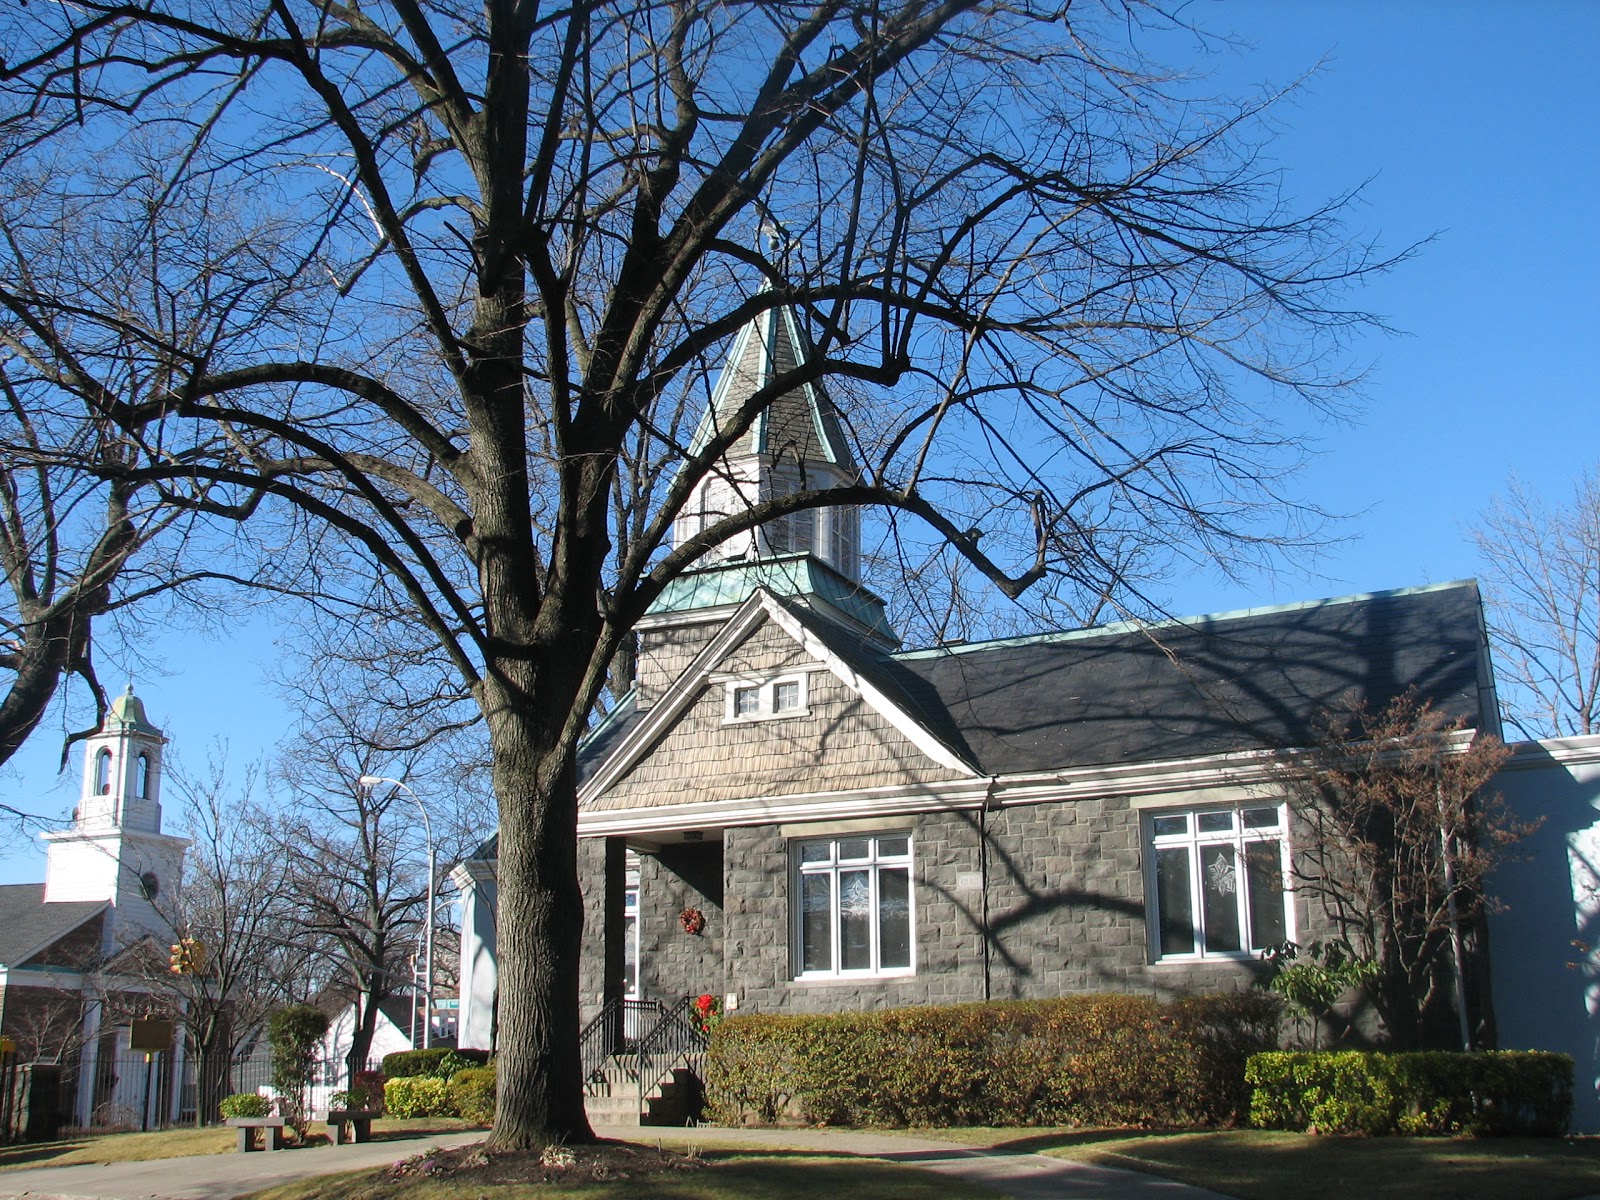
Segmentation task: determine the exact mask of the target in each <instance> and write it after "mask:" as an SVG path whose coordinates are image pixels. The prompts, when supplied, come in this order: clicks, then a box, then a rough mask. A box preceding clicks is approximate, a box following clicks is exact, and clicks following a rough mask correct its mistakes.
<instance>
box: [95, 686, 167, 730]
mask: <svg viewBox="0 0 1600 1200" xmlns="http://www.w3.org/2000/svg"><path fill="white" fill-rule="evenodd" d="M118 725H122V726H127V727H129V728H132V729H135V730H137V731H138V732H140V733H150V734H155V735H156V736H157V737H159V736H160V735H161V730H159V729H157V728H156V727H155V726H154V725H152V724H150V718H149V717H147V716H145V715H144V701H143V700H141V699H139V697H137V696H135V695H134V694H133V684H131V683H130V684H129V685H128V690H127V691H126V692H124V693H123V694H122V695H120V696H118V697H117V698H116V699H115V700H113V701H112V702H111V710H110V711H109V712H108V713H106V728H107V729H108V730H109V729H113V728H115V727H116V726H118Z"/></svg>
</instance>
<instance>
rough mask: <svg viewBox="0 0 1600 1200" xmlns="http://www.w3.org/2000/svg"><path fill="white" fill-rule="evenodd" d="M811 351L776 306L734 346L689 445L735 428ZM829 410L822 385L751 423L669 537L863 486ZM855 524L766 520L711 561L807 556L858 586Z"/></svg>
mask: <svg viewBox="0 0 1600 1200" xmlns="http://www.w3.org/2000/svg"><path fill="white" fill-rule="evenodd" d="M810 356H811V345H810V342H809V340H808V339H807V338H806V336H805V331H804V328H803V327H802V326H801V324H800V322H799V320H798V319H797V317H796V315H795V312H794V310H793V309H792V308H791V307H789V306H788V305H785V304H780V305H774V306H773V307H772V308H769V309H767V311H766V312H764V313H762V314H761V315H759V316H757V317H756V318H755V319H754V320H752V321H751V322H750V323H749V324H748V325H746V326H745V327H744V328H743V329H741V330H740V331H739V333H738V335H737V336H736V337H735V338H734V340H733V345H732V347H731V348H730V349H729V351H728V357H727V360H726V361H725V362H724V364H723V368H722V374H721V376H720V377H719V378H718V380H717V385H716V388H715V390H714V391H713V392H712V395H711V403H710V404H709V405H708V406H707V408H706V412H705V415H704V416H703V417H702V418H701V420H700V425H699V428H698V429H697V430H696V431H695V437H694V441H693V443H692V444H691V449H692V450H693V451H699V450H703V449H704V448H705V447H706V445H707V444H709V443H710V442H711V440H712V439H713V438H714V437H715V436H716V434H717V432H718V431H719V430H722V429H727V428H729V427H731V425H732V424H733V423H734V421H735V420H736V418H737V416H738V414H739V412H740V410H741V409H742V408H743V406H744V405H745V404H746V403H747V402H748V401H749V399H750V397H751V396H753V395H754V394H755V393H756V392H757V391H758V390H760V389H761V388H764V387H766V386H768V385H769V384H771V383H772V382H773V381H774V380H777V379H781V378H782V377H783V376H785V375H788V374H791V373H792V372H794V371H795V370H797V369H798V368H800V367H803V366H804V365H805V364H806V362H807V361H808V360H809V359H810ZM859 474H860V473H859V470H858V468H857V467H856V463H855V459H854V457H853V456H852V455H851V453H850V446H849V443H848V442H847V441H846V440H845V437H844V432H843V430H842V428H841V426H840V421H839V414H838V410H837V409H835V408H834V405H833V402H832V400H831V399H829V397H828V394H827V392H826V391H825V390H824V389H823V387H822V385H821V383H802V384H800V385H799V386H798V387H795V388H793V389H791V390H789V391H787V392H784V393H783V394H782V395H780V396H778V397H777V398H776V399H775V400H773V401H772V403H771V404H769V405H768V406H767V407H766V408H765V409H763V410H762V411H761V412H760V413H759V414H758V415H757V416H756V418H755V420H754V421H752V422H751V423H750V427H749V428H748V429H747V430H745V432H744V433H743V434H742V435H741V436H740V437H739V438H738V439H737V440H736V441H735V442H734V443H733V444H732V445H731V446H729V447H728V449H727V452H726V453H725V454H724V455H723V457H722V460H721V462H720V463H718V465H717V466H716V467H715V468H714V469H713V470H712V471H711V472H709V473H708V474H707V476H706V477H705V478H704V479H702V480H701V481H700V482H699V484H698V485H696V487H695V490H694V492H693V493H692V494H691V495H690V497H689V499H688V502H687V503H686V504H685V506H684V510H683V512H682V513H681V514H680V515H679V517H678V520H677V523H676V524H675V526H674V529H673V543H674V545H678V544H681V543H682V542H684V541H686V540H687V539H688V538H690V537H692V536H694V535H695V534H696V533H698V532H700V530H702V529H704V528H705V527H706V526H708V525H711V524H714V523H715V522H716V521H718V520H720V519H721V518H722V517H724V516H727V515H729V514H731V513H735V512H738V511H740V510H741V509H744V508H747V507H749V506H750V505H751V504H753V503H755V502H757V501H760V500H768V499H773V498H775V497H779V496H786V495H788V494H790V493H791V492H796V491H801V490H811V489H814V488H828V487H838V486H841V485H844V484H848V483H851V482H853V481H855V480H856V479H857V478H858V477H859ZM860 542H861V515H860V512H859V511H858V510H857V509H856V507H855V506H854V505H840V506H837V507H830V508H820V509H809V510H806V511H803V512H798V513H793V514H791V515H789V516H787V517H780V518H778V519H777V520H774V521H769V522H767V523H766V524H765V525H763V526H761V527H760V528H759V529H756V530H754V531H752V532H751V533H750V534H749V535H748V536H747V537H742V538H735V539H732V540H730V541H727V542H724V543H723V544H722V545H721V546H719V547H717V548H716V549H715V550H713V551H712V552H711V554H710V557H711V558H712V559H713V560H728V559H754V558H765V557H770V556H772V555H779V554H796V553H809V554H812V555H815V556H816V557H817V558H819V559H821V560H822V561H823V562H825V563H827V564H828V565H829V566H830V567H832V568H833V569H834V570H835V571H837V572H839V574H841V575H843V576H844V577H845V578H847V579H849V580H852V581H859V580H860V577H861V567H860Z"/></svg>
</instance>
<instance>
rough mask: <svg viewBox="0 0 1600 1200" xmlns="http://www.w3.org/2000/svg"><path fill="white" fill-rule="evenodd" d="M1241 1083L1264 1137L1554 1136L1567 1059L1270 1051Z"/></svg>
mask: <svg viewBox="0 0 1600 1200" xmlns="http://www.w3.org/2000/svg"><path fill="white" fill-rule="evenodd" d="M1245 1077H1246V1079H1247V1080H1248V1081H1249V1083H1250V1084H1251V1085H1252V1086H1253V1087H1254V1093H1253V1095H1252V1096H1251V1100H1250V1123H1251V1124H1252V1125H1256V1126H1260V1127H1262V1128H1266V1129H1298V1130H1309V1131H1310V1132H1313V1133H1364V1134H1394V1133H1398V1134H1405V1135H1409V1136H1414V1137H1448V1136H1460V1135H1462V1134H1470V1135H1472V1136H1474V1137H1483V1136H1517V1137H1529V1136H1533V1137H1555V1136H1559V1135H1560V1134H1562V1133H1564V1132H1565V1131H1566V1128H1567V1122H1568V1121H1569V1120H1570V1119H1571V1117H1572V1059H1571V1058H1570V1057H1569V1056H1567V1055H1565V1054H1548V1053H1545V1052H1542V1051H1523V1050H1486V1051H1477V1052H1474V1053H1464V1052H1460V1051H1456V1052H1450V1051H1438V1050H1429V1051H1419V1052H1416V1053H1408V1054H1365V1053H1360V1052H1358V1051H1353V1050H1347V1051H1338V1052H1334V1051H1324V1052H1320V1053H1318V1052H1311V1053H1283V1052H1274V1053H1267V1054H1257V1055H1255V1056H1253V1057H1252V1058H1251V1059H1250V1062H1249V1064H1248V1066H1247V1067H1246V1071H1245Z"/></svg>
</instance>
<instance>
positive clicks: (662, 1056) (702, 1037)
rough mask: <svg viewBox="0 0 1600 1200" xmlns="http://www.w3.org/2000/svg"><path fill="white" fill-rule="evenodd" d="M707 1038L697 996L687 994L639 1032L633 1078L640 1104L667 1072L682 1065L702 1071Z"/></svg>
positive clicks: (635, 1048) (634, 1054) (695, 1070)
mask: <svg viewBox="0 0 1600 1200" xmlns="http://www.w3.org/2000/svg"><path fill="white" fill-rule="evenodd" d="M706 1041H707V1039H706V1031H705V1029H704V1027H703V1026H702V1025H701V1021H700V1014H699V1013H698V1012H697V1011H696V1010H695V1007H694V997H692V996H685V997H683V999H681V1000H679V1001H678V1002H677V1003H676V1004H674V1005H673V1006H672V1007H671V1008H668V1009H664V1010H663V1011H662V1013H661V1016H660V1017H658V1018H657V1019H656V1022H655V1025H654V1026H652V1027H651V1028H650V1029H649V1030H647V1031H646V1032H644V1033H642V1034H641V1035H640V1037H639V1041H638V1044H637V1045H636V1046H635V1047H634V1050H633V1077H634V1080H635V1082H637V1083H638V1085H639V1100H640V1103H643V1102H644V1097H645V1096H646V1094H647V1093H648V1092H649V1091H650V1089H651V1088H653V1087H655V1085H656V1084H658V1083H659V1082H661V1079H662V1077H663V1076H665V1075H666V1074H667V1072H668V1071H671V1070H673V1069H674V1068H676V1067H678V1066H680V1065H682V1066H687V1067H689V1068H691V1069H692V1070H694V1072H695V1073H696V1074H699V1073H700V1066H701V1064H702V1060H703V1059H704V1056H705V1052H706Z"/></svg>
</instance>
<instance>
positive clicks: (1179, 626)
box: [456, 309, 1499, 1048]
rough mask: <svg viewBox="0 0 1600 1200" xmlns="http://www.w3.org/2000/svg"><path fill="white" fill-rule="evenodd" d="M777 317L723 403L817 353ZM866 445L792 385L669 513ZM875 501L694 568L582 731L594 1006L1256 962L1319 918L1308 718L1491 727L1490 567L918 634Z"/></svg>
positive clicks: (772, 531)
mask: <svg viewBox="0 0 1600 1200" xmlns="http://www.w3.org/2000/svg"><path fill="white" fill-rule="evenodd" d="M804 353H805V345H804V342H803V339H802V337H801V335H800V332H799V330H798V327H797V325H796V323H795V321H794V320H793V318H792V317H791V316H790V314H788V313H787V312H785V311H784V310H782V309H779V310H776V311H774V312H773V313H770V314H768V315H767V316H766V317H764V318H762V319H761V320H760V321H758V322H757V323H755V324H753V325H752V326H750V327H749V328H747V329H746V330H745V331H744V333H743V334H741V335H740V337H739V339H738V340H737V342H736V344H735V345H734V347H733V348H732V351H731V353H730V358H729V362H728V364H727V366H726V367H725V369H724V372H723V375H722V379H721V382H720V384H719V387H718V390H717V392H716V393H715V395H714V397H713V402H712V404H711V405H710V408H709V411H708V414H707V416H706V418H705V421H706V423H707V424H706V429H707V431H709V429H711V428H714V426H715V422H716V421H717V420H718V419H719V414H721V413H723V412H726V411H728V409H727V407H726V406H727V405H729V404H730V403H731V402H732V401H733V400H734V399H736V398H738V397H739V396H741V395H746V394H748V392H747V391H746V389H751V388H755V387H759V386H761V385H762V384H763V383H764V382H766V381H767V380H770V379H771V378H772V376H773V373H774V372H775V371H778V370H781V369H783V368H784V367H786V366H787V365H789V364H792V363H793V362H796V361H799V360H800V359H801V358H802V357H803V355H804ZM855 470H856V468H855V466H854V463H853V460H852V458H851V455H850V452H849V448H848V446H847V445H846V444H845V442H844V439H843V438H842V437H841V436H840V432H839V423H838V420H837V417H836V414H834V412H833V410H832V408H831V407H830V405H829V403H828V401H827V398H826V397H825V396H824V395H822V394H821V393H820V392H819V391H817V390H816V389H809V388H808V389H803V390H801V391H797V392H792V393H790V394H789V395H787V396H785V397H783V398H782V399H781V400H780V401H778V402H777V403H775V404H774V406H773V407H772V408H771V409H770V410H769V411H768V413H767V414H766V416H765V417H764V418H763V419H762V420H761V421H760V422H758V423H757V425H756V426H755V427H754V428H753V429H752V430H751V432H750V434H749V435H747V436H746V437H745V438H744V439H742V440H741V442H740V443H739V444H738V445H736V446H735V447H734V448H733V449H732V450H731V451H730V453H729V455H728V458H727V460H726V462H725V464H724V469H723V470H722V471H721V472H719V473H718V474H716V475H715V476H714V477H713V478H711V479H710V480H708V482H707V483H706V484H704V485H702V487H701V488H700V489H699V490H698V491H697V493H696V494H695V495H694V496H693V497H692V498H691V500H690V502H689V504H688V505H687V506H686V508H685V511H684V514H683V515H682V516H680V517H679V520H678V530H677V536H678V537H679V539H680V540H681V539H682V538H683V537H686V536H689V535H691V534H692V533H694V532H695V531H697V530H698V529H699V528H701V526H702V523H703V522H704V521H706V520H707V519H710V518H714V517H716V516H717V515H719V514H721V513H724V512H727V511H729V509H730V506H732V505H736V504H739V503H742V502H744V498H745V497H766V496H771V495H781V494H783V493H784V492H785V491H786V490H791V489H793V488H794V487H795V486H797V485H798V483H799V482H800V481H801V480H805V481H808V485H809V486H815V480H817V479H819V478H821V479H823V480H826V481H829V482H835V481H845V480H848V479H849V478H851V477H852V475H853V474H854V472H855ZM858 542H859V524H858V516H857V514H856V513H855V512H853V511H850V510H847V509H838V510H821V511H819V512H816V513H808V514H796V515H795V516H794V517H791V518H789V519H788V520H786V521H785V522H783V523H782V525H781V527H778V528H773V527H770V526H768V527H763V528H762V529H759V530H757V531H755V532H754V533H753V534H752V535H751V536H750V538H749V539H748V541H747V542H744V543H741V544H729V545H725V546H723V547H721V549H720V553H719V557H718V558H717V559H716V560H714V561H711V562H709V563H708V564H707V565H706V566H704V567H703V568H702V569H700V570H698V571H695V572H691V573H689V574H686V575H685V576H683V577H681V578H680V579H678V580H677V581H676V582H675V583H673V584H672V585H671V586H670V588H669V589H668V590H667V592H666V593H665V594H664V595H663V596H662V597H661V599H660V600H659V601H658V603H657V604H656V605H655V606H654V608H653V609H652V611H651V612H650V614H649V615H648V617H647V618H646V619H645V620H644V621H643V622H642V623H641V625H640V628H639V647H638V656H637V678H636V685H635V687H634V690H633V693H632V695H631V696H630V697H629V698H628V699H627V700H626V701H625V702H624V703H622V704H621V705H619V706H618V707H617V708H616V710H615V711H614V712H612V713H611V714H610V716H609V717H608V718H607V720H606V721H605V722H604V723H603V724H602V725H601V726H600V727H599V728H597V729H596V730H595V731H594V733H593V735H592V736H591V737H590V739H589V740H588V742H587V744H586V746H585V748H584V750H583V756H582V785H581V792H580V818H579V826H580V836H581V856H580V863H581V870H582V873H583V879H584V883H585V911H584V929H585V958H584V971H583V984H582V989H583V990H582V1000H583V1005H584V1008H585V1017H586V1019H587V1018H588V1017H591V1016H593V1015H594V1014H595V1013H597V1012H599V1011H600V1010H601V1008H602V1006H603V1005H604V1004H605V1003H606V1002H607V1001H609V1000H614V999H618V998H622V997H643V998H654V999H663V1000H669V1001H670V1000H674V999H676V998H678V997H682V996H685V995H699V994H703V993H711V994H713V995H715V996H717V997H719V998H721V999H722V1001H723V1003H724V1006H725V1008H726V1010H728V1011H730V1012H740V1013H743V1012H752V1011H753V1012H817V1011H829V1010H838V1009H846V1008H863V1007H872V1008H876V1007H887V1006H893V1005H902V1004H923V1003H947V1002H955V1001H966V1000H982V999H988V998H995V999H999V998H1011V997H1049V996H1058V995H1062V994H1065V993H1072V992H1099V991H1137V992H1142V993H1146V994H1151V993H1154V994H1159V995H1164V994H1170V993H1175V992H1179V991H1185V990H1195V989H1206V990H1210V989H1225V988H1236V987H1240V986H1243V985H1244V984H1245V983H1246V982H1247V981H1248V980H1249V979H1250V978H1251V970H1252V966H1251V964H1252V963H1253V962H1255V960H1256V959H1257V958H1258V957H1259V952H1260V950H1261V949H1262V948H1264V947H1266V946H1269V945H1274V944H1277V943H1280V942H1282V941H1284V940H1286V939H1292V940H1297V941H1305V940H1308V939H1309V938H1311V937H1315V936H1316V935H1317V933H1318V931H1319V921H1320V915H1319V914H1318V913H1317V912H1315V911H1312V908H1311V906H1310V905H1308V904H1307V903H1306V902H1305V901H1304V899H1303V898H1302V897H1299V896H1297V895H1296V894H1295V893H1294V891H1293V889H1292V888H1290V887H1288V886H1286V885H1287V883H1288V863H1289V861H1290V858H1289V856H1290V855H1292V854H1293V853H1294V852H1295V850H1294V847H1295V842H1296V837H1297V834H1298V833H1299V831H1297V830H1296V828H1294V826H1293V824H1292V822H1291V817H1290V813H1289V811H1288V807H1287V805H1286V804H1285V803H1284V802H1283V799H1282V796H1281V794H1280V790H1279V788H1278V787H1277V786H1276V784H1275V780H1277V779H1279V778H1281V774H1280V772H1281V769H1282V767H1281V763H1282V759H1283V755H1282V752H1283V751H1285V750H1286V749H1289V748H1293V747H1304V746H1306V745H1309V744H1311V743H1312V742H1313V741H1314V739H1315V736H1316V724H1317V721H1318V719H1319V718H1320V717H1322V716H1323V715H1324V714H1326V713H1327V712H1329V711H1330V710H1331V709H1334V708H1335V707H1336V706H1338V705H1340V704H1344V703H1348V702H1350V701H1362V702H1365V703H1367V704H1368V705H1370V706H1374V707H1376V706H1381V705H1383V704H1385V703H1386V702H1387V701H1389V700H1390V699H1392V698H1393V697H1396V696H1398V695H1400V694H1402V693H1404V692H1406V691H1408V690H1413V689H1414V690H1415V692H1416V693H1417V694H1418V695H1419V696H1420V697H1421V698H1422V699H1425V700H1427V701H1429V702H1431V703H1432V704H1433V705H1435V706H1436V707H1437V708H1439V709H1441V710H1443V711H1444V712H1446V713H1448V714H1450V715H1452V716H1458V717H1460V718H1462V719H1464V721H1465V722H1466V723H1467V724H1468V725H1469V726H1472V727H1475V728H1481V729H1486V730H1488V731H1491V732H1495V733H1498V729H1499V722H1498V716H1497V706H1496V702H1495V696H1494V687H1493V682H1492V675H1491V672H1490V666H1489V660H1488V654H1487V649H1486V640H1485V634H1484V627H1483V619H1482V612H1481V607H1480V601H1479V596H1478V591H1477V588H1476V586H1475V585H1474V584H1472V583H1470V582H1467V583H1454V584H1444V585H1440V586H1434V587H1426V588H1416V589H1409V590H1404V591H1393V592H1382V593H1375V594H1371V595H1363V596H1352V597H1346V598H1343V599H1336V600H1322V601H1315V602H1311V603H1305V604H1294V605H1286V606H1281V607H1275V608H1262V609H1253V610H1249V611H1244V612H1235V613H1224V614H1219V615H1214V616H1208V617H1202V618H1197V619H1190V620H1176V621H1169V622H1164V623H1161V624H1157V625H1139V626H1134V625H1116V626H1107V627H1100V628H1093V629H1079V630H1071V631H1064V632H1060V633H1052V634H1045V635H1040V636H1033V637H1024V638H1014V639H1007V640H1003V641H994V642H986V643H982V644H971V645H957V646H941V647H938V648H933V649H911V648H905V647H902V646H901V645H900V644H899V642H898V640H897V638H896V636H895V633H894V631H893V630H892V629H891V628H890V623H889V620H888V618H887V616H886V614H885V609H884V605H883V603H882V601H881V600H880V599H879V598H878V597H876V596H875V595H873V594H872V593H871V592H870V591H869V590H867V589H866V588H865V587H863V586H862V584H861V582H860V578H859V568H858V564H857V544H858ZM492 857H493V843H492V841H491V842H490V843H489V844H488V845H487V846H486V847H485V848H484V850H483V851H482V853H480V855H479V856H478V859H477V860H476V861H472V862H468V863H464V864H462V866H461V867H459V868H458V870H457V874H456V879H457V882H458V883H459V884H460V885H461V886H462V889H463V893H464V898H465V920H464V931H463V946H462V951H463V953H462V963H463V968H462V1000H461V1004H462V1010H461V1044H462V1045H464V1046H476V1047H486V1048H487V1047H490V1046H491V1045H492V1039H493V1009H494V988H495V983H494V929H493V891H494V883H493V864H492Z"/></svg>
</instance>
